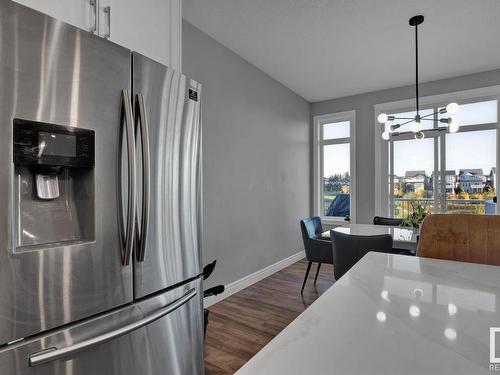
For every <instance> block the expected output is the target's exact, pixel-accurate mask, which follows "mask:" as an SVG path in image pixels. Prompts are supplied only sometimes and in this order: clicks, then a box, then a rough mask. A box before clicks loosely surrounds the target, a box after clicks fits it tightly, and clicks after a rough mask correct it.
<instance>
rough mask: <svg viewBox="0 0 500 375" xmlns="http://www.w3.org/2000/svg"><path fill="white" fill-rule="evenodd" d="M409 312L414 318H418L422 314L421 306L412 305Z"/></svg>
mask: <svg viewBox="0 0 500 375" xmlns="http://www.w3.org/2000/svg"><path fill="white" fill-rule="evenodd" d="M409 312H410V315H411V316H413V317H414V318H418V317H419V316H420V308H419V307H418V306H415V305H411V306H410V310H409Z"/></svg>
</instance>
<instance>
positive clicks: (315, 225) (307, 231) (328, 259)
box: [300, 216, 333, 294]
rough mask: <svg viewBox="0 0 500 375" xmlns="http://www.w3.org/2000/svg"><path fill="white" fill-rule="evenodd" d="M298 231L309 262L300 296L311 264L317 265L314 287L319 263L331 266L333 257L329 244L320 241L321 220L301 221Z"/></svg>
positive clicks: (315, 217) (314, 218) (321, 231)
mask: <svg viewBox="0 0 500 375" xmlns="http://www.w3.org/2000/svg"><path fill="white" fill-rule="evenodd" d="M300 229H301V231H302V239H303V240H304V249H305V251H306V259H307V260H308V262H309V263H308V264H307V270H306V275H305V277H304V282H303V283H302V289H301V290H300V294H302V293H303V292H304V286H305V285H306V281H307V277H308V276H309V271H310V270H311V265H312V264H313V262H316V263H318V268H317V269H316V276H315V277H314V285H316V280H317V279H318V274H319V269H320V267H321V263H327V264H333V257H332V245H331V242H330V241H328V240H322V239H321V233H323V227H322V225H321V219H320V218H319V217H318V216H314V217H311V218H309V219H304V220H301V221H300Z"/></svg>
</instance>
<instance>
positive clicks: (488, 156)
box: [446, 130, 496, 214]
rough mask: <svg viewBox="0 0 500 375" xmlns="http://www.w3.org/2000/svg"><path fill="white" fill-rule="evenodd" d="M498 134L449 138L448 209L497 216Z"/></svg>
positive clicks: (481, 132) (447, 139)
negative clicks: (495, 197) (494, 199)
mask: <svg viewBox="0 0 500 375" xmlns="http://www.w3.org/2000/svg"><path fill="white" fill-rule="evenodd" d="M495 180H496V130H483V131H473V132H463V133H460V132H459V133H454V134H447V135H446V209H447V211H448V212H463V213H479V214H494V213H495V204H494V203H493V197H494V196H495V190H496V186H495Z"/></svg>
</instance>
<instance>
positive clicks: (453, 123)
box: [448, 116, 460, 133]
mask: <svg viewBox="0 0 500 375" xmlns="http://www.w3.org/2000/svg"><path fill="white" fill-rule="evenodd" d="M459 128H460V125H459V124H458V120H457V118H456V117H454V116H452V117H451V122H450V124H449V125H448V129H449V130H450V133H456V132H457V131H458V129H459Z"/></svg>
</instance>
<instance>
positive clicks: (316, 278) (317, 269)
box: [314, 263, 321, 285]
mask: <svg viewBox="0 0 500 375" xmlns="http://www.w3.org/2000/svg"><path fill="white" fill-rule="evenodd" d="M320 267H321V263H318V268H316V276H315V277H314V285H316V280H318V274H319V269H320Z"/></svg>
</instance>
